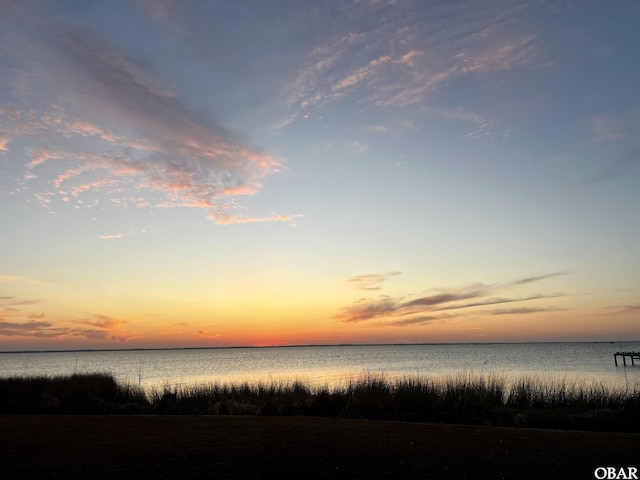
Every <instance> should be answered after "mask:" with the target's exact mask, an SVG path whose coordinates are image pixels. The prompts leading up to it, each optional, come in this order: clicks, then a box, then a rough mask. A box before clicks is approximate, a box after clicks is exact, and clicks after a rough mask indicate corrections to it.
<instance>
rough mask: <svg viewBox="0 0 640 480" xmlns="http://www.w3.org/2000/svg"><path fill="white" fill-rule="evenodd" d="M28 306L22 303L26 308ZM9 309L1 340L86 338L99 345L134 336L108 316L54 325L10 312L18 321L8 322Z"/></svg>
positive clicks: (1, 321) (2, 318)
mask: <svg viewBox="0 0 640 480" xmlns="http://www.w3.org/2000/svg"><path fill="white" fill-rule="evenodd" d="M24 304H25V303H20V305H24ZM8 313H9V312H8V309H3V310H2V311H0V336H5V337H32V338H50V339H53V338H56V339H64V338H85V339H89V340H96V341H112V342H126V341H127V340H129V339H130V338H131V337H132V333H131V332H128V331H126V330H124V329H123V328H122V327H123V326H124V325H126V324H127V323H128V322H127V321H126V320H124V319H119V318H115V317H109V316H107V315H92V316H90V317H86V318H82V319H79V320H65V321H53V320H48V319H47V318H46V315H45V314H43V313H39V314H28V315H24V314H22V313H21V312H20V311H19V310H15V309H14V310H11V311H10V314H11V316H12V317H17V318H18V319H19V321H15V320H9V319H8V318H7V317H8V316H9V315H8Z"/></svg>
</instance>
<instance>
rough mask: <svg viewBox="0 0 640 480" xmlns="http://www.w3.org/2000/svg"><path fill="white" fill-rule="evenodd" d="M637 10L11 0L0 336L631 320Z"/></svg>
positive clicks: (429, 337) (445, 334) (469, 2)
mask: <svg viewBox="0 0 640 480" xmlns="http://www.w3.org/2000/svg"><path fill="white" fill-rule="evenodd" d="M639 24H640V2H637V1H635V0H620V1H616V2H603V1H601V0H596V1H594V0H580V1H577V0H576V1H570V0H560V1H558V0H550V1H546V0H537V1H520V0H454V1H450V0H446V1H444V0H441V1H437V0H326V1H322V2H316V1H308V0H295V1H293V0H278V1H275V0H255V1H251V0H238V1H234V2H222V1H206V0H190V1H178V0H137V1H135V0H127V1H118V0H113V1H109V2H101V1H89V0H87V1H82V2H78V1H64V0H26V1H22V0H20V1H18V0H0V172H1V174H0V202H1V203H0V351H16V350H60V349H98V348H153V347H162V348H165V347H206V346H238V345H252V346H267V345H294V344H305V345H306V344H343V343H355V344H360V343H449V342H525V341H621V340H638V339H640V208H638V207H639V206H640V89H639V88H638V85H640V61H638V52H640V34H638V28H637V27H638V25H639Z"/></svg>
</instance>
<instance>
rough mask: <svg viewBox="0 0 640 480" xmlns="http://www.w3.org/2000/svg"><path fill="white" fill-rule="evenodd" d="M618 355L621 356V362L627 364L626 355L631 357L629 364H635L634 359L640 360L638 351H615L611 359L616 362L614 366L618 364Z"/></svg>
mask: <svg viewBox="0 0 640 480" xmlns="http://www.w3.org/2000/svg"><path fill="white" fill-rule="evenodd" d="M618 357H622V364H623V365H624V366H625V367H626V366H627V357H628V358H629V359H631V365H635V364H636V363H635V361H636V360H638V362H640V352H616V353H614V354H613V360H614V362H616V367H617V366H618Z"/></svg>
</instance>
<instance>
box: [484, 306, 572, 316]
mask: <svg viewBox="0 0 640 480" xmlns="http://www.w3.org/2000/svg"><path fill="white" fill-rule="evenodd" d="M559 310H565V309H564V308H554V307H546V308H545V307H540V308H531V307H521V308H505V309H500V310H493V311H492V312H491V314H492V315H529V314H531V313H543V312H556V311H559Z"/></svg>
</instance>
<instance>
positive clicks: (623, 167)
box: [583, 148, 640, 184]
mask: <svg viewBox="0 0 640 480" xmlns="http://www.w3.org/2000/svg"><path fill="white" fill-rule="evenodd" d="M639 168H640V148H637V149H634V150H630V151H627V152H626V153H624V154H622V155H619V156H618V157H617V158H614V159H611V160H610V159H607V160H605V163H604V165H603V166H602V167H601V168H600V169H599V170H598V171H597V172H595V173H594V174H592V175H590V176H589V177H587V178H586V179H585V180H584V182H583V183H585V184H590V183H597V182H602V181H605V180H610V179H612V178H616V177H621V176H624V175H628V174H631V173H632V172H633V171H634V170H637V169H639Z"/></svg>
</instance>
